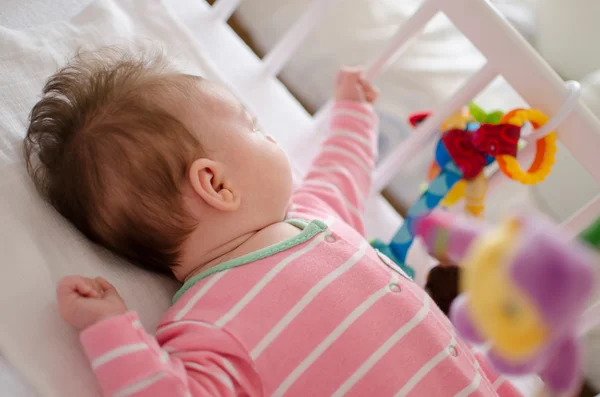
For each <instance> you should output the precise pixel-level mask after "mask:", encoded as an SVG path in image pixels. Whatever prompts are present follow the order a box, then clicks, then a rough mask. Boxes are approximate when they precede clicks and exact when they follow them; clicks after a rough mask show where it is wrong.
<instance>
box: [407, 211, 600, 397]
mask: <svg viewBox="0 0 600 397" xmlns="http://www.w3.org/2000/svg"><path fill="white" fill-rule="evenodd" d="M416 232H417V234H418V235H419V237H421V238H422V239H423V241H424V242H425V244H426V246H427V247H428V249H429V250H430V252H431V253H432V254H435V255H441V256H444V257H448V258H449V259H450V260H452V261H455V262H456V263H460V264H461V265H460V266H461V268H462V269H463V271H462V275H461V280H460V287H461V291H462V294H461V295H459V296H458V297H457V298H456V299H455V301H454V302H453V303H452V306H451V309H450V319H451V320H452V322H453V324H454V325H455V327H456V329H457V332H458V333H459V334H460V335H461V336H462V337H463V338H464V339H465V340H466V341H468V342H470V343H473V344H485V346H486V348H487V356H488V358H489V359H490V361H491V363H492V364H493V365H494V367H495V368H496V369H497V370H498V371H500V372H502V373H504V374H507V375H524V374H533V373H535V374H538V375H539V376H540V377H541V379H542V380H543V381H544V383H545V384H546V388H547V389H549V391H551V392H552V393H563V392H571V391H574V389H575V388H576V387H578V386H579V384H580V380H581V377H582V371H581V346H580V343H579V340H580V338H581V337H582V335H584V334H585V333H586V332H588V331H589V330H590V329H591V328H592V327H593V326H596V325H598V323H599V322H600V316H599V314H600V313H599V311H600V302H599V303H598V304H596V305H595V306H592V307H591V308H590V309H588V310H587V311H585V312H584V309H585V306H586V304H587V301H588V299H589V298H590V296H591V293H592V291H593V289H594V286H595V277H594V276H595V275H594V270H593V268H594V266H595V261H596V260H597V257H595V256H594V254H593V253H592V250H593V249H596V250H598V249H599V248H600V218H598V219H597V220H596V222H595V223H594V224H593V225H592V226H591V227H590V228H589V229H588V230H587V231H585V232H584V233H582V234H581V235H580V236H579V238H578V239H577V240H578V241H573V240H572V238H571V237H570V236H568V235H566V234H565V233H563V232H562V231H560V230H557V229H556V228H555V227H554V225H552V224H551V223H550V222H548V221H546V220H544V219H541V218H533V217H529V216H513V217H510V218H508V219H506V220H505V221H504V222H503V223H501V224H500V225H499V226H497V227H494V228H489V227H485V226H484V225H483V224H481V223H479V222H477V221H475V220H474V219H472V218H471V219H468V218H459V217H457V216H455V215H452V214H449V213H442V212H434V213H432V214H430V215H428V216H426V217H423V218H421V219H420V220H419V221H418V222H417V224H416Z"/></svg>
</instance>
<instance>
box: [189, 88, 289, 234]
mask: <svg viewBox="0 0 600 397" xmlns="http://www.w3.org/2000/svg"><path fill="white" fill-rule="evenodd" d="M190 99H191V101H187V103H186V104H185V108H186V109H185V114H182V117H184V118H185V124H186V125H187V126H188V128H190V130H191V132H192V133H193V134H195V135H196V136H197V137H198V139H199V141H200V142H201V144H202V146H203V148H204V150H205V151H206V154H207V157H209V158H210V159H212V160H215V161H219V162H220V163H222V164H224V166H225V167H226V174H227V175H228V176H229V178H231V181H232V183H233V185H234V186H235V187H236V188H237V189H238V191H239V192H241V197H242V202H241V205H242V208H244V209H245V210H246V211H247V213H248V214H251V216H254V217H257V220H258V219H261V220H267V221H269V222H278V221H281V220H282V219H283V217H284V216H285V210H286V208H287V204H288V202H289V199H290V196H291V191H292V172H291V168H290V164H289V161H288V158H287V156H286V154H285V153H284V151H283V150H282V149H281V147H279V145H277V143H276V142H275V140H274V139H273V138H272V137H270V136H267V135H266V134H265V133H264V132H263V131H261V129H260V127H259V125H258V124H257V122H256V120H255V119H254V118H253V117H252V115H251V114H250V113H249V112H248V111H247V110H246V108H245V107H244V106H243V105H242V104H241V103H240V102H239V101H238V100H237V98H236V97H235V96H234V95H233V94H232V93H231V92H230V91H229V90H227V89H226V88H224V87H222V86H221V85H219V84H216V83H213V82H210V81H208V80H201V79H198V81H197V82H196V84H195V85H194V87H193V88H192V90H191V92H190ZM180 110H184V109H180ZM181 113H183V112H181ZM258 217H260V218H258ZM266 217H267V219H266Z"/></svg>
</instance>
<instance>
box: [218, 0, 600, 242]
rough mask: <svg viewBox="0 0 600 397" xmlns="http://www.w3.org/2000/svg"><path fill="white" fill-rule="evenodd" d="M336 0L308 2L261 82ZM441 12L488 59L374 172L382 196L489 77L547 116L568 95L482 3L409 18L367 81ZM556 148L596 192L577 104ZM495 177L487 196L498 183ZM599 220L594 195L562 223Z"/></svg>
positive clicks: (437, 8) (424, 10)
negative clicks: (565, 152) (563, 149)
mask: <svg viewBox="0 0 600 397" xmlns="http://www.w3.org/2000/svg"><path fill="white" fill-rule="evenodd" d="M240 2H241V0H219V1H217V3H216V4H215V6H214V7H213V12H214V16H215V17H216V18H217V19H220V20H226V19H228V18H229V16H231V14H232V13H233V12H234V10H235V9H236V7H237V6H238V5H239V4H240ZM338 2H340V0H313V2H312V3H311V4H310V5H309V7H308V8H307V10H306V11H305V12H304V14H303V15H302V16H301V17H300V18H299V19H298V21H297V22H296V23H295V24H294V25H293V26H292V27H291V28H290V29H289V30H288V31H287V32H286V33H285V34H284V36H283V37H282V38H281V39H280V40H279V42H278V43H277V44H276V45H275V46H274V47H273V49H272V50H271V51H270V52H269V53H268V54H267V55H266V56H265V57H264V58H263V68H264V71H265V73H266V74H267V75H269V76H274V75H277V74H278V73H279V72H280V71H281V69H282V68H283V67H284V66H285V65H286V63H287V62H288V61H289V60H290V58H291V57H292V55H293V54H294V53H295V51H296V50H297V49H298V48H299V46H300V45H301V44H302V42H303V41H304V40H305V39H306V37H307V36H308V35H309V34H310V32H312V31H313V29H314V28H315V27H316V26H317V24H318V22H319V21H320V20H321V19H322V18H323V17H324V16H325V15H326V14H327V12H328V11H329V10H330V9H331V7H333V6H334V5H336V4H337V3H338ZM440 12H442V13H444V14H445V15H446V16H447V17H448V18H449V19H450V20H451V21H452V22H453V23H454V25H455V26H456V27H457V28H458V29H459V30H461V31H462V33H463V34H464V35H465V36H466V37H467V38H469V39H470V40H471V42H472V43H473V44H474V45H475V46H476V47H477V48H478V50H479V51H480V52H481V53H482V54H483V55H484V56H485V57H486V59H487V63H486V64H485V65H484V66H483V67H482V68H481V69H480V70H479V71H478V72H477V73H475V74H474V75H473V76H471V78H470V79H469V80H468V81H467V82H466V83H465V84H464V85H463V86H462V87H461V88H460V89H459V90H458V92H457V93H456V94H454V95H453V97H452V98H450V99H449V100H447V101H446V102H445V103H443V104H442V105H441V106H439V107H438V108H437V109H435V110H434V112H433V114H432V116H431V117H429V118H428V119H427V120H426V121H425V122H424V123H422V124H421V125H420V126H419V127H418V128H417V129H416V130H415V131H414V133H413V134H412V135H411V136H410V137H409V138H407V139H406V140H405V141H404V142H402V143H401V144H399V145H397V146H396V147H395V148H393V149H392V150H391V152H390V154H389V155H388V156H387V157H386V158H384V159H383V160H382V161H381V163H380V164H379V166H378V168H377V169H376V171H375V176H374V188H373V191H374V192H375V193H378V192H380V191H381V190H382V189H384V188H385V187H386V186H387V185H388V184H389V183H390V182H391V180H392V179H393V177H394V176H395V174H396V173H397V172H398V170H400V169H401V168H402V167H404V166H405V165H406V164H407V163H408V162H409V161H411V160H412V159H413V158H414V157H415V156H416V155H417V153H419V152H420V151H421V149H422V148H423V147H424V146H425V144H426V143H428V142H429V141H430V140H432V139H434V137H435V135H436V133H437V129H438V128H439V125H440V124H441V123H442V122H443V120H444V119H446V118H447V117H449V116H450V115H451V114H452V113H454V112H455V111H456V110H457V109H459V108H460V107H462V106H464V105H465V104H466V103H468V102H469V101H470V100H471V99H472V98H473V97H475V96H476V95H477V94H478V93H479V92H480V91H482V90H483V89H484V88H485V87H486V86H487V85H488V84H489V83H490V82H491V81H492V80H493V79H494V78H496V77H497V76H500V75H501V76H503V77H504V79H505V80H506V81H507V82H508V83H509V84H510V85H511V86H512V87H513V88H514V89H515V90H516V91H517V92H518V93H519V94H520V95H521V96H522V97H523V98H524V99H525V100H526V101H527V102H528V103H529V104H530V106H532V107H535V108H538V109H540V110H542V111H543V112H544V113H546V114H548V115H554V114H556V112H558V111H559V109H560V108H561V106H562V104H563V102H564V100H565V98H566V97H567V94H568V89H567V87H566V86H565V84H564V82H563V80H562V79H561V78H560V77H559V76H558V75H557V74H556V73H555V72H554V71H553V70H552V68H551V67H550V66H548V64H547V63H546V62H545V61H544V60H543V59H542V58H541V57H540V56H539V55H538V54H537V53H536V52H535V51H534V50H533V49H532V48H531V46H530V45H529V44H528V43H527V42H526V41H525V40H524V39H523V38H522V37H521V36H520V34H519V33H518V32H517V31H516V30H515V29H514V28H513V27H512V26H510V25H509V24H508V22H507V21H506V20H505V19H504V17H503V16H502V15H500V14H499V13H498V12H497V11H496V9H495V8H494V7H493V6H492V5H491V4H490V3H489V2H488V1H486V0H451V1H450V0H426V1H424V3H423V4H422V5H421V7H420V8H419V9H418V10H417V11H416V12H415V14H414V15H413V16H412V17H411V18H410V19H409V20H408V21H406V22H405V23H404V24H403V25H402V26H401V27H399V29H398V31H397V33H396V34H395V35H394V37H393V38H392V39H391V40H390V41H389V43H388V45H387V46H386V47H385V48H384V50H383V51H382V52H381V53H380V54H379V55H378V56H377V57H376V58H375V59H373V60H372V62H371V63H370V64H369V65H370V66H369V68H368V70H367V77H368V78H369V79H374V78H376V77H377V76H378V75H379V74H380V73H382V72H383V71H384V70H385V69H386V67H387V66H389V65H390V64H391V63H392V62H394V60H395V59H396V57H398V56H399V55H400V54H401V51H402V49H403V48H404V47H405V46H406V44H407V42H408V41H409V40H410V39H411V38H413V37H414V36H415V35H417V34H418V33H419V32H420V31H421V29H423V28H424V27H425V25H426V24H427V23H428V22H429V21H430V20H431V19H432V18H433V17H434V16H435V15H436V14H438V13H440ZM557 133H558V137H559V139H560V140H561V142H562V143H563V144H564V145H565V146H566V147H567V148H568V149H569V150H570V151H571V152H572V153H573V154H574V156H575V157H576V158H577V160H578V161H579V162H580V163H581V164H582V166H583V167H584V169H586V170H587V171H588V172H589V173H590V174H591V175H592V177H593V178H594V180H595V181H596V182H597V183H598V184H599V186H600V160H598V158H597V157H598V152H599V151H600V122H599V121H598V120H597V119H596V118H595V117H594V116H593V114H592V113H591V112H590V111H589V110H588V109H587V108H586V107H585V105H583V104H582V103H581V102H578V103H577V104H576V105H575V106H574V108H573V109H572V111H571V113H570V114H569V115H568V116H567V117H566V118H565V119H564V121H563V122H562V123H561V125H560V127H559V128H558V129H557ZM523 152H524V153H523V154H520V156H519V157H520V161H523V160H525V161H529V158H530V157H531V149H528V150H524V151H523ZM506 179H507V178H503V177H501V176H500V175H495V176H493V177H492V180H491V181H490V190H494V189H496V188H498V187H499V186H500V185H501V184H502V182H503V181H504V180H506ZM598 215H600V195H599V196H598V197H596V198H594V199H593V200H592V201H591V202H590V203H589V204H588V205H586V206H585V207H584V208H582V209H581V210H580V212H578V213H577V214H575V215H573V217H572V218H571V219H570V220H568V221H567V222H566V226H567V227H568V228H569V229H571V230H573V231H574V232H577V231H579V230H581V228H583V227H584V226H585V225H586V224H587V222H589V221H590V220H591V219H593V218H594V217H596V216H598Z"/></svg>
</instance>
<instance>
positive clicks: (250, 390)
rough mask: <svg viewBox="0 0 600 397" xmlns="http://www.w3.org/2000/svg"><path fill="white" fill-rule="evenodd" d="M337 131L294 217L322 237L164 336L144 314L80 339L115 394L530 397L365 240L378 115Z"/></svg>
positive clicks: (341, 112) (254, 272) (205, 285)
mask: <svg viewBox="0 0 600 397" xmlns="http://www.w3.org/2000/svg"><path fill="white" fill-rule="evenodd" d="M331 130H332V134H331V135H330V136H329V137H328V138H327V140H325V142H324V144H323V151H322V152H321V154H320V155H319V156H318V157H317V158H316V160H315V161H314V167H313V169H312V170H311V171H310V172H309V174H308V175H307V177H306V182H305V183H304V184H303V185H302V186H301V187H300V188H299V189H298V190H297V191H296V192H295V193H294V195H293V197H292V206H291V210H290V217H295V218H300V219H305V220H307V221H308V222H310V221H312V220H313V219H319V220H322V221H323V222H324V224H325V225H326V226H325V227H323V230H322V232H320V233H317V234H316V235H315V236H313V237H312V238H310V239H309V240H308V241H305V242H302V243H300V244H298V245H296V246H293V247H291V248H289V249H286V250H283V251H281V252H277V253H275V254H273V255H271V256H268V257H266V258H264V259H260V260H257V261H254V262H251V263H249V264H246V265H242V266H239V267H235V268H230V269H228V270H224V271H221V272H218V273H215V274H212V275H210V276H208V277H206V278H204V279H202V280H201V281H199V282H197V283H196V284H195V285H193V286H192V287H191V288H190V289H188V290H187V291H186V292H185V293H184V294H183V295H182V296H181V298H180V299H179V300H177V302H176V303H175V304H174V305H173V306H172V308H171V309H170V310H169V311H168V312H167V313H166V314H165V316H164V318H163V320H162V321H161V323H160V325H159V327H158V329H157V331H156V334H155V336H151V335H150V334H148V333H146V332H145V331H144V330H143V328H142V327H141V326H140V324H139V320H138V318H137V316H136V314H135V313H133V312H130V313H128V314H126V315H123V316H118V317H113V318H109V319H107V320H105V321H103V322H101V323H98V324H96V325H94V326H93V327H91V328H89V329H87V330H85V331H84V332H83V333H82V335H81V340H82V343H83V346H84V348H85V351H86V354H87V356H88V357H89V359H90V362H91V365H92V367H93V370H94V372H95V374H96V376H97V378H98V382H99V384H100V387H101V389H102V391H103V393H104V394H105V395H106V396H119V397H126V396H138V397H142V396H147V397H156V396H169V397H179V396H181V397H184V396H186V397H199V396H302V397H306V396H356V397H358V396H415V397H423V396H427V397H436V396H440V397H446V396H448V397H452V396H456V397H461V396H462V397H467V396H469V397H478V396H498V395H499V396H506V397H511V396H519V395H520V394H519V393H518V392H517V391H516V390H515V388H514V387H513V386H512V385H511V384H510V382H509V381H508V380H505V379H503V378H499V377H498V376H497V375H496V374H494V373H493V371H492V370H491V369H490V367H489V365H488V364H487V363H486V362H485V361H484V360H483V358H482V357H476V356H475V355H474V354H473V353H472V352H471V349H470V347H469V346H467V345H466V344H465V343H463V342H462V341H461V340H460V338H459V337H458V336H457V335H456V333H455V331H454V328H453V327H452V325H451V324H450V322H449V321H448V319H447V318H446V317H445V316H444V314H443V313H442V312H441V311H440V310H439V309H438V308H437V307H436V306H435V304H434V303H433V302H432V301H431V299H430V298H429V297H428V296H427V294H426V293H425V292H424V291H423V290H422V289H420V288H419V287H418V286H417V285H415V284H414V283H413V282H412V281H411V280H410V279H408V278H407V277H405V276H404V275H403V274H402V273H400V272H398V271H397V267H395V266H391V265H389V262H388V264H386V262H387V258H384V257H382V255H381V254H379V253H378V252H376V251H375V250H373V249H372V248H371V247H370V246H369V244H368V243H367V242H366V240H365V238H364V236H363V230H364V225H363V220H362V213H363V210H364V202H365V198H366V197H367V196H368V193H369V188H370V181H371V175H370V171H371V170H372V168H373V165H374V161H375V151H374V146H375V139H376V130H377V118H376V116H375V113H374V112H373V110H372V109H371V108H370V107H369V106H366V105H361V104H356V103H349V102H342V103H337V104H336V105H335V106H334V108H333V117H332V120H331Z"/></svg>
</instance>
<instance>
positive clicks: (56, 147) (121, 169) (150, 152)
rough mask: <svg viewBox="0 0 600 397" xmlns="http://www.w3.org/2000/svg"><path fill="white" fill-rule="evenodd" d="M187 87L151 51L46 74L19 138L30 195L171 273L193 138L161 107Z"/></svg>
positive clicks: (182, 231)
mask: <svg viewBox="0 0 600 397" xmlns="http://www.w3.org/2000/svg"><path fill="white" fill-rule="evenodd" d="M192 84H194V82H193V79H192V78H190V76H186V75H182V74H179V73H177V72H176V71H175V70H174V69H173V67H172V66H171V65H170V64H169V62H167V60H166V58H165V57H164V56H162V55H161V54H158V53H148V52H145V53H141V54H137V55H134V54H132V53H129V52H126V51H124V50H120V49H118V48H112V47H111V48H106V49H102V50H99V51H95V52H88V53H80V54H78V55H77V56H75V57H74V58H73V59H72V60H71V61H70V62H69V63H68V64H67V65H66V66H65V67H63V68H62V69H60V70H59V71H58V72H56V73H55V74H54V75H53V76H51V77H50V78H49V80H48V81H47V83H46V85H45V86H44V88H43V90H42V98H41V99H40V100H39V102H38V103H37V104H36V105H35V106H34V107H33V109H32V111H31V114H30V123H29V128H28V130H27V136H26V138H25V142H24V145H25V158H26V161H27V169H28V172H29V174H30V175H31V177H32V179H33V181H34V183H35V185H36V187H37V189H38V190H39V192H40V193H41V194H42V195H43V196H44V197H45V198H46V199H47V200H48V201H49V202H50V203H51V204H52V205H53V206H54V207H55V208H56V209H57V210H58V212H60V213H61V214H62V215H63V216H64V217H65V218H67V219H68V220H69V221H71V222H72V223H73V224H74V225H75V226H76V227H77V228H78V229H79V230H80V231H81V232H83V233H84V234H85V235H86V236H87V237H88V238H90V239H91V240H92V241H94V242H96V243H98V244H100V245H103V246H105V247H106V248H108V249H110V250H111V251H113V252H115V253H117V254H119V255H121V256H123V257H125V258H127V259H129V260H131V261H132V262H134V263H135V264H137V265H139V266H141V267H143V268H145V269H149V270H152V271H156V272H159V273H165V274H170V273H171V270H170V269H171V268H172V267H173V266H176V265H177V264H178V261H179V257H180V248H181V245H182V243H183V241H184V240H185V238H186V237H187V236H188V235H189V234H190V233H191V232H192V231H193V230H194V228H195V227H196V224H197V222H196V220H195V219H193V217H191V216H190V214H188V211H187V210H186V208H185V206H184V203H183V197H182V186H183V183H184V180H185V176H186V173H187V169H188V166H189V165H190V164H191V163H192V161H193V160H194V159H195V158H196V157H197V156H199V155H201V154H202V153H203V151H202V147H201V144H200V142H199V141H198V140H197V139H196V138H195V137H194V136H193V135H192V134H191V133H190V131H188V130H187V129H186V127H185V126H184V125H183V123H182V122H181V121H180V120H178V119H177V118H176V117H175V116H174V115H173V114H172V113H171V112H169V111H167V110H166V107H165V106H162V105H161V104H165V103H167V102H168V101H169V98H171V99H172V98H175V97H177V96H185V90H186V88H189V87H191V85H192Z"/></svg>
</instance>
